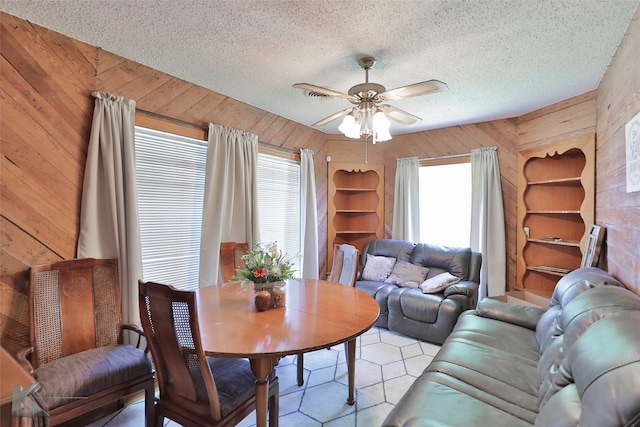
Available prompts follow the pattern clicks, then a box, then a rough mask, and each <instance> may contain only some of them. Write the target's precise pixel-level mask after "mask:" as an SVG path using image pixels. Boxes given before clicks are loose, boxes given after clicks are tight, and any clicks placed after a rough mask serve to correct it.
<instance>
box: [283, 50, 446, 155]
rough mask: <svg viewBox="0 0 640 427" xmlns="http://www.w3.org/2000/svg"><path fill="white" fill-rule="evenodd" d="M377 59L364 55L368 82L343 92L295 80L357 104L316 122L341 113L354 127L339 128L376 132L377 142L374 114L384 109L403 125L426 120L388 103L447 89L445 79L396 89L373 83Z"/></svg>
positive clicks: (352, 133)
mask: <svg viewBox="0 0 640 427" xmlns="http://www.w3.org/2000/svg"><path fill="white" fill-rule="evenodd" d="M375 63H376V60H375V58H373V57H371V56H365V57H364V58H360V59H358V65H360V67H361V68H362V69H363V70H364V72H365V82H364V83H361V84H357V85H355V86H353V87H352V88H351V89H349V93H342V92H338V91H336V90H333V89H328V88H325V87H322V86H316V85H312V84H309V83H296V84H294V85H293V87H295V88H298V89H302V90H304V91H306V92H307V93H308V94H309V95H310V96H318V97H330V98H341V99H346V100H347V101H349V102H351V103H352V104H354V105H355V107H351V108H347V109H344V110H342V111H339V112H337V113H335V114H332V115H330V116H329V117H326V118H324V119H322V120H320V121H318V122H316V123H314V124H313V125H312V126H324V125H326V124H327V123H330V122H332V121H334V120H337V119H339V118H340V117H345V119H346V121H349V120H350V123H349V126H350V127H351V128H350V129H347V128H345V129H346V130H343V126H342V125H341V127H340V128H339V129H340V130H341V131H343V132H344V133H345V135H346V136H348V137H350V138H360V136H362V135H364V136H365V137H367V138H368V137H369V136H371V135H373V136H374V141H373V143H374V144H375V141H376V134H375V133H374V132H377V131H374V129H375V127H376V124H375V122H376V117H374V116H375V115H376V113H378V112H380V113H383V115H384V116H385V117H388V118H390V119H392V120H393V121H395V122H398V123H401V124H403V125H412V124H414V123H416V122H419V121H420V120H422V119H421V118H420V117H417V116H414V115H413V114H409V113H407V112H406V111H403V110H401V109H399V108H396V107H393V106H391V105H389V104H384V102H385V101H395V100H398V99H405V98H412V97H414V96H422V95H427V94H430V93H435V92H441V91H444V90H447V85H446V83H443V82H441V81H439V80H427V81H424V82H420V83H414V84H411V85H407V86H402V87H399V88H396V89H391V90H387V89H386V88H385V87H384V86H382V85H381V84H378V83H369V70H370V69H371V68H372V67H373V66H374V64H375ZM349 116H352V117H349ZM346 121H345V122H343V125H344V124H345V123H346ZM387 123H388V121H387ZM370 127H371V129H370ZM388 127H389V125H388V124H387V125H386V129H387V131H386V135H387V136H388V137H387V138H386V139H391V135H389V134H388ZM356 128H357V132H356ZM349 131H350V132H349ZM349 133H350V134H349ZM383 138H384V137H381V136H380V135H378V138H377V140H378V141H384V140H386V139H383Z"/></svg>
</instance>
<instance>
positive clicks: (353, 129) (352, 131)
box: [338, 113, 360, 139]
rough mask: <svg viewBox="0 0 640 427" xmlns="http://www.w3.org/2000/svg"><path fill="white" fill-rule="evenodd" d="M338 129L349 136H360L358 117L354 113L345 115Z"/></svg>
mask: <svg viewBox="0 0 640 427" xmlns="http://www.w3.org/2000/svg"><path fill="white" fill-rule="evenodd" d="M338 130H339V131H340V132H342V133H343V134H344V136H346V137H347V138H354V139H359V138H360V125H359V124H358V123H356V119H355V117H354V116H353V114H352V113H349V114H347V115H346V116H344V120H342V124H341V125H340V126H338Z"/></svg>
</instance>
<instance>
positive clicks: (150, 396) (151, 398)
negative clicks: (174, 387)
mask: <svg viewBox="0 0 640 427" xmlns="http://www.w3.org/2000/svg"><path fill="white" fill-rule="evenodd" d="M155 399H156V386H155V382H151V383H150V384H148V385H147V386H146V387H145V389H144V419H145V425H146V426H147V427H153V426H154V421H155V420H154V415H155V414H154V412H155V410H154V409H155ZM160 423H162V421H160ZM156 425H158V424H156ZM159 425H162V424H159Z"/></svg>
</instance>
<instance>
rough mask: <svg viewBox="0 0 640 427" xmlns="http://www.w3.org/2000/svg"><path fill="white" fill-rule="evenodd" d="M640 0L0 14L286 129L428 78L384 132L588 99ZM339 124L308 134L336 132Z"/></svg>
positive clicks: (81, 1) (11, 5)
mask: <svg viewBox="0 0 640 427" xmlns="http://www.w3.org/2000/svg"><path fill="white" fill-rule="evenodd" d="M638 4H639V0H567V1H560V0H528V1H525V0H492V1H470V0H459V1H436V0H429V1H408V0H407V1H400V0H397V1H391V0H384V1H374V0H366V1H358V0H354V1H332V0H324V1H312V0H307V1H276V0H273V1H271V0H266V1H256V0H238V1H212V0H209V1H198V0H195V1H188V2H187V1H175V0H159V1H152V0H144V1H143V0H117V1H116V0H47V1H44V0H38V1H36V0H0V9H1V10H3V11H5V12H8V13H10V14H12V15H15V16H18V17H20V18H23V19H27V20H29V21H31V22H33V23H36V24H39V25H42V26H44V27H47V28H50V29H52V30H55V31H58V32H61V33H63V34H66V35H68V36H71V37H73V38H76V39H79V40H81V41H84V42H87V43H89V44H91V45H95V46H100V47H102V48H103V49H106V50H108V51H110V52H113V53H116V54H118V55H120V56H123V57H126V58H129V59H132V60H134V61H137V62H140V63H142V64H145V65H147V66H150V67H152V68H155V69H158V70H161V71H163V72H166V73H168V74H171V75H173V76H176V77H179V78H182V79H184V80H187V81H189V82H192V83H196V84H198V85H201V86H204V87H206V88H209V89H211V90H214V91H216V92H218V93H221V94H224V95H227V96H230V97H232V98H235V99H238V100H240V101H243V102H246V103H248V104H250V105H253V106H256V107H259V108H262V109H264V110H267V111H270V112H272V113H275V114H278V115H280V116H283V117H286V118H288V119H291V120H294V121H296V122H299V123H302V124H306V125H311V124H312V123H315V122H316V121H318V120H320V119H322V118H324V117H326V116H329V115H331V114H333V113H335V112H337V111H339V110H342V109H344V108H348V107H350V106H351V104H350V103H348V102H347V101H345V100H340V99H318V98H311V97H308V96H306V95H305V93H304V92H303V91H301V90H299V89H294V88H292V87H291V85H292V84H294V83H311V84H315V85H319V86H324V87H328V88H332V89H335V90H338V91H340V92H347V91H348V89H349V88H350V87H351V86H353V85H355V84H358V83H362V82H364V71H362V69H360V67H359V66H358V64H357V62H356V59H357V58H358V57H361V56H367V55H371V56H374V57H375V58H376V59H377V64H376V65H375V67H374V68H373V69H372V70H371V71H370V73H369V79H370V81H372V82H376V83H380V84H382V85H384V86H386V88H387V89H393V88H396V87H399V86H404V85H408V84H411V83H416V82H420V81H424V80H429V79H438V80H441V81H444V82H446V83H447V84H448V86H449V90H448V91H446V92H442V93H436V94H430V95H426V96H422V97H417V98H411V99H405V100H399V101H393V102H390V104H392V105H393V106H395V107H398V108H401V109H403V110H405V111H407V112H409V113H411V114H414V115H416V116H419V117H421V118H422V119H423V120H422V122H419V123H418V124H416V125H413V126H410V127H406V126H402V125H396V124H394V125H393V126H392V128H391V132H392V134H394V133H407V132H416V131H419V130H426V129H435V128H440V127H446V126H453V125H458V124H465V123H474V122H481V121H486V120H494V119H500V118H509V117H515V116H518V115H522V114H524V113H528V112H530V111H533V110H536V109H538V108H541V107H544V106H547V105H550V104H553V103H555V102H558V101H561V100H564V99H567V98H571V97H573V96H576V95H580V94H583V93H585V92H588V91H590V90H593V89H595V88H596V87H597V85H598V83H599V81H600V79H601V77H602V75H603V73H604V72H605V70H606V67H607V65H608V64H609V62H610V61H611V58H612V56H613V55H614V53H615V51H616V48H617V46H618V44H619V42H620V40H621V39H622V36H623V35H624V33H625V31H626V29H627V26H628V24H629V22H630V21H631V18H632V17H633V14H634V11H635V9H636V8H637V7H638ZM338 124H339V121H337V122H333V123H331V124H329V125H326V126H323V127H321V128H319V130H321V131H323V132H326V133H338V131H337V125H338Z"/></svg>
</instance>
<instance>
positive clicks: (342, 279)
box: [296, 244, 359, 386]
mask: <svg viewBox="0 0 640 427" xmlns="http://www.w3.org/2000/svg"><path fill="white" fill-rule="evenodd" d="M358 252H359V251H358V250H357V249H356V248H355V247H353V246H351V245H347V244H336V245H334V247H333V262H332V263H331V273H330V274H329V277H328V278H327V280H328V281H329V282H334V283H340V284H342V285H346V286H355V285H356V276H357V273H358ZM344 346H345V347H344V349H345V354H346V352H347V344H346V343H345V344H344ZM296 364H297V367H298V386H301V385H303V384H304V353H298V355H297V360H296Z"/></svg>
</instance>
